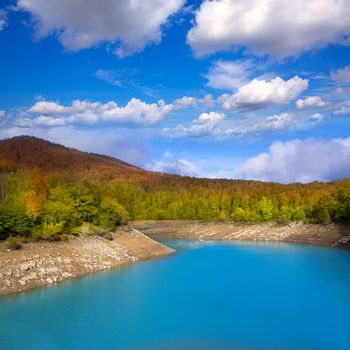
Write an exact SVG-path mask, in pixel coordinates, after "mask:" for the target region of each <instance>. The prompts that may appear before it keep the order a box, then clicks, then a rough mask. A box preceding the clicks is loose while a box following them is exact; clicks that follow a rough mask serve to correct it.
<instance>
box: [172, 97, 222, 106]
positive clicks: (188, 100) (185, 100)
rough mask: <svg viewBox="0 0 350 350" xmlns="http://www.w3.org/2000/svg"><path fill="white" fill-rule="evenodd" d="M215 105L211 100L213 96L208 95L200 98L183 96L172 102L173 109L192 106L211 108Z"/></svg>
mask: <svg viewBox="0 0 350 350" xmlns="http://www.w3.org/2000/svg"><path fill="white" fill-rule="evenodd" d="M214 104H215V101H214V100H213V96H212V95H210V94H208V95H205V96H204V97H202V98H199V97H193V96H183V97H181V98H178V99H176V100H175V101H174V102H173V105H174V108H175V109H186V108H189V107H192V106H197V107H198V106H200V105H202V106H206V107H211V106H213V105H214Z"/></svg>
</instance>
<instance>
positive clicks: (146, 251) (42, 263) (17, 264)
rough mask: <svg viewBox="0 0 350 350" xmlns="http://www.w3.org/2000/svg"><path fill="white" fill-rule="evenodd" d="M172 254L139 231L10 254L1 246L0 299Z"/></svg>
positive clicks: (26, 246) (37, 244) (82, 238)
mask: <svg viewBox="0 0 350 350" xmlns="http://www.w3.org/2000/svg"><path fill="white" fill-rule="evenodd" d="M172 252H173V250H172V249H171V248H168V247H166V246H164V245H162V244H160V243H157V242H155V241H154V240H152V239H151V238H149V237H147V236H145V235H144V234H142V233H141V232H139V231H138V230H136V229H134V230H132V231H129V232H126V231H118V232H115V233H114V234H113V240H107V239H105V238H103V237H98V236H80V237H77V238H71V239H69V240H68V241H64V242H31V243H26V244H24V245H23V247H22V249H21V250H17V251H9V250H7V249H6V248H5V246H4V243H0V264H1V265H0V295H5V294H11V293H17V292H20V291H24V290H27V289H31V288H36V287H40V286H44V285H50V284H53V283H57V282H61V281H64V280H67V279H70V278H74V277H77V276H81V275H84V274H87V273H90V272H96V271H100V270H105V269H108V268H111V267H115V266H121V265H125V264H130V263H134V262H137V261H141V260H145V259H150V258H156V257H160V256H164V255H167V254H170V253H172Z"/></svg>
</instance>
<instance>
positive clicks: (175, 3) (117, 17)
mask: <svg viewBox="0 0 350 350" xmlns="http://www.w3.org/2000/svg"><path fill="white" fill-rule="evenodd" d="M183 3H184V0H172V1H164V0H152V1H140V0H136V1H135V0H123V1H115V0H104V1H103V2H102V3H101V2H96V1H95V0H74V1H71V0H50V1H47V0H18V8H19V9H21V10H25V11H29V12H31V14H32V15H33V18H34V20H35V22H36V36H37V37H45V36H47V35H49V34H51V33H55V34H56V35H57V36H58V39H59V41H60V42H61V44H62V45H63V46H64V47H65V48H67V49H69V50H72V51H78V50H80V49H84V48H89V47H92V46H95V45H97V44H100V43H104V42H110V43H121V45H120V46H119V48H118V49H117V50H116V53H117V54H118V55H119V56H125V55H128V54H131V53H133V52H136V51H140V50H142V49H143V48H144V47H145V46H146V45H147V44H148V43H158V42H159V41H160V40H161V37H162V34H161V26H162V25H164V24H165V23H166V22H167V20H168V18H169V16H171V15H172V14H174V13H175V12H177V11H178V10H179V9H180V8H181V6H182V5H183Z"/></svg>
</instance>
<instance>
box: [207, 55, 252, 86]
mask: <svg viewBox="0 0 350 350" xmlns="http://www.w3.org/2000/svg"><path fill="white" fill-rule="evenodd" d="M255 67H256V65H254V63H253V62H252V61H249V60H246V61H216V62H215V63H214V65H213V66H212V67H211V68H210V70H209V72H208V74H207V75H206V78H207V79H208V84H207V85H208V86H210V87H212V88H214V89H226V90H235V89H236V88H238V87H240V86H242V85H245V84H247V83H248V76H250V74H251V72H252V70H253V68H255Z"/></svg>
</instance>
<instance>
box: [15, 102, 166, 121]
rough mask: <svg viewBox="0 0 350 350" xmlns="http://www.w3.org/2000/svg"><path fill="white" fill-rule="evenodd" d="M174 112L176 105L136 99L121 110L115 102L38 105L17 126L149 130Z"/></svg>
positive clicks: (46, 103)
mask: <svg viewBox="0 0 350 350" xmlns="http://www.w3.org/2000/svg"><path fill="white" fill-rule="evenodd" d="M172 110H173V105H172V104H166V103H165V102H164V101H163V100H159V101H158V102H157V103H151V104H149V103H146V102H143V101H141V100H139V99H136V98H132V99H131V100H130V101H129V102H128V103H127V104H126V105H125V106H118V104H117V103H116V102H113V101H110V102H107V103H101V102H89V101H81V100H75V101H73V102H72V104H71V105H70V106H63V105H60V104H59V103H57V102H51V101H38V102H36V103H35V104H34V105H33V106H32V107H31V108H29V109H28V110H27V111H25V113H24V115H21V116H20V117H19V118H18V119H17V121H16V125H17V126H21V127H31V126H34V125H35V126H43V127H45V126H47V127H50V126H51V127H52V126H64V125H94V124H98V123H110V124H122V125H145V126H147V125H154V124H156V123H158V122H160V121H161V120H163V119H164V118H165V116H166V115H167V114H168V113H170V111H172Z"/></svg>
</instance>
